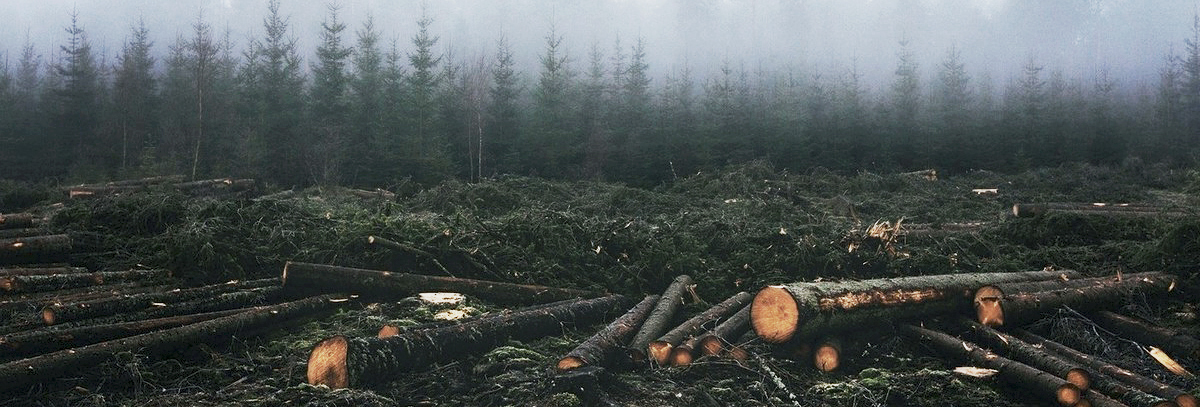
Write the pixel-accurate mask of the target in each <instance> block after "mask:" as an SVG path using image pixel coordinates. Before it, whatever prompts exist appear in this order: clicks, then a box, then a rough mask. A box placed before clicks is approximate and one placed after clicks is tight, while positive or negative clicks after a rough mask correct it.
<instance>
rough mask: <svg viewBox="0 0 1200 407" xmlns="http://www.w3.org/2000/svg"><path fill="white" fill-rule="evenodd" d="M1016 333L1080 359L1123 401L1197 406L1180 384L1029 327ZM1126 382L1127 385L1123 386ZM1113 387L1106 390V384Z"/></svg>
mask: <svg viewBox="0 0 1200 407" xmlns="http://www.w3.org/2000/svg"><path fill="white" fill-rule="evenodd" d="M1012 332H1013V336H1016V337H1017V338H1021V339H1022V340H1024V341H1026V342H1029V343H1031V344H1034V345H1037V346H1041V347H1042V348H1044V349H1046V351H1048V352H1051V353H1054V354H1056V355H1058V356H1060V357H1062V358H1063V359H1066V360H1069V361H1071V362H1075V363H1078V364H1080V365H1082V366H1084V367H1086V368H1087V369H1089V370H1091V373H1092V386H1093V387H1094V388H1096V389H1098V390H1101V391H1103V392H1104V393H1107V394H1109V395H1110V396H1113V397H1115V398H1117V399H1119V400H1120V401H1122V402H1125V403H1128V404H1130V405H1131V406H1132V405H1138V406H1160V405H1162V404H1161V402H1162V401H1164V400H1166V401H1174V402H1175V404H1178V405H1179V407H1197V406H1198V405H1200V404H1197V399H1196V397H1195V396H1192V395H1190V394H1188V393H1187V392H1184V391H1183V390H1180V389H1178V388H1175V387H1172V386H1169V385H1166V384H1163V383H1159V382H1157V381H1155V380H1153V379H1150V378H1148V377H1146V376H1142V375H1139V374H1137V373H1134V372H1130V371H1128V370H1125V369H1122V368H1120V367H1117V366H1116V365H1113V364H1111V363H1108V362H1106V361H1104V360H1103V359H1100V358H1098V357H1095V356H1092V355H1088V354H1086V353H1083V352H1080V351H1077V350H1075V349H1072V348H1070V347H1067V346H1065V345H1063V344H1060V343H1058V342H1054V341H1051V340H1049V339H1046V338H1043V337H1040V336H1037V335H1034V334H1032V333H1030V332H1028V331H1025V330H1021V329H1014V330H1013V331H1012ZM1121 383H1124V384H1125V385H1128V386H1127V387H1126V386H1122V385H1121ZM1109 387H1111V389H1108V390H1106V388H1109Z"/></svg>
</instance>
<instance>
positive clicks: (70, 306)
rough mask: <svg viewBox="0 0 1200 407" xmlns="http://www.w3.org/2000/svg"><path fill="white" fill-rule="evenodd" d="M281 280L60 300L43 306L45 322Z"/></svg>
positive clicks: (213, 295)
mask: <svg viewBox="0 0 1200 407" xmlns="http://www.w3.org/2000/svg"><path fill="white" fill-rule="evenodd" d="M278 283H279V280H277V279H274V278H269V279H263V280H251V281H230V282H227V283H221V284H212V285H206V286H202V287H194V288H183V289H174V290H170V291H159V292H147V293H139V294H128V295H121V296H117V297H110V298H103V299H95V300H89V301H79V302H71V303H59V304H52V305H48V306H46V307H45V308H42V321H44V322H45V323H46V325H54V324H56V323H63V322H67V321H77V320H81V319H88V318H96V317H101V316H106V315H114V314H120V313H125V312H132V311H137V310H141V309H146V308H150V307H153V306H154V304H156V303H178V302H186V301H192V300H196V299H200V298H212V297H215V296H217V295H220V294H224V293H228V292H232V291H234V290H238V289H246V288H258V287H266V286H270V285H276V284H278Z"/></svg>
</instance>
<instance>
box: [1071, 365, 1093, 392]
mask: <svg viewBox="0 0 1200 407" xmlns="http://www.w3.org/2000/svg"><path fill="white" fill-rule="evenodd" d="M1065 379H1067V382H1068V383H1071V384H1074V385H1075V387H1078V388H1079V390H1084V391H1086V390H1087V389H1089V388H1091V387H1092V378H1091V376H1089V375H1088V372H1087V371H1086V370H1083V369H1080V368H1074V369H1071V370H1068V371H1067V377H1065Z"/></svg>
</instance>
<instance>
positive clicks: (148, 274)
mask: <svg viewBox="0 0 1200 407" xmlns="http://www.w3.org/2000/svg"><path fill="white" fill-rule="evenodd" d="M170 275H171V273H170V272H169V271H167V270H161V269H155V270H129V271H105V272H97V273H76V274H47V275H35V276H7V277H0V292H3V293H10V294H14V293H31V292H43V291H55V290H62V289H66V288H76V287H86V286H98V285H105V284H113V283H123V282H129V281H152V280H157V279H162V278H166V277H170Z"/></svg>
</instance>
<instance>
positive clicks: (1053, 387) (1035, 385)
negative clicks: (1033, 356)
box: [897, 324, 1083, 406]
mask: <svg viewBox="0 0 1200 407" xmlns="http://www.w3.org/2000/svg"><path fill="white" fill-rule="evenodd" d="M897 329H899V331H900V332H901V333H903V334H905V335H906V336H908V337H910V338H912V339H916V340H919V341H922V342H926V343H929V344H931V345H933V347H934V348H935V349H937V351H938V352H939V353H943V354H947V355H953V356H957V357H960V358H963V359H966V360H969V361H970V362H971V363H974V364H975V365H978V366H980V367H985V368H988V369H994V370H996V371H998V372H999V374H1000V377H1001V378H1003V379H1005V380H1007V381H1009V382H1011V383H1013V384H1016V385H1017V386H1020V387H1021V388H1022V389H1025V390H1027V391H1029V392H1031V393H1032V394H1033V396H1034V397H1036V398H1038V399H1041V400H1045V401H1047V402H1055V403H1057V404H1059V405H1062V406H1074V405H1075V403H1078V402H1079V400H1080V399H1081V398H1082V396H1083V392H1082V391H1081V390H1079V387H1076V386H1075V385H1074V384H1072V383H1071V382H1068V381H1066V380H1065V379H1063V378H1061V377H1057V376H1055V375H1053V374H1050V373H1047V372H1043V371H1041V370H1038V369H1037V368H1035V367H1032V366H1029V365H1026V364H1024V363H1020V362H1016V361H1013V360H1011V359H1008V358H1005V357H1001V356H1000V355H997V354H995V353H992V352H991V351H988V350H987V349H984V348H981V347H979V346H978V345H975V344H973V343H971V342H967V341H963V340H961V339H958V338H955V337H953V336H950V335H947V334H945V333H941V332H938V331H934V330H931V329H926V328H921V327H918V326H915V325H908V324H902V325H900V326H898V327H897Z"/></svg>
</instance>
